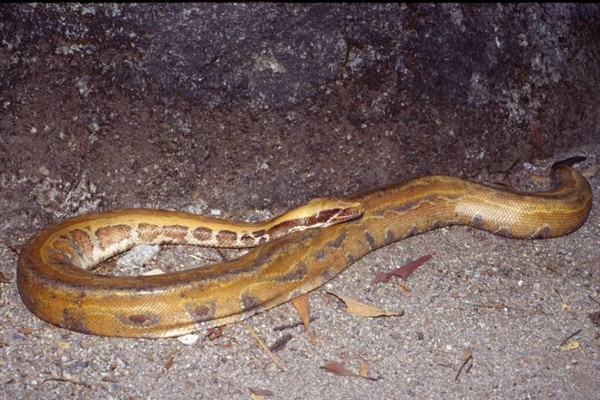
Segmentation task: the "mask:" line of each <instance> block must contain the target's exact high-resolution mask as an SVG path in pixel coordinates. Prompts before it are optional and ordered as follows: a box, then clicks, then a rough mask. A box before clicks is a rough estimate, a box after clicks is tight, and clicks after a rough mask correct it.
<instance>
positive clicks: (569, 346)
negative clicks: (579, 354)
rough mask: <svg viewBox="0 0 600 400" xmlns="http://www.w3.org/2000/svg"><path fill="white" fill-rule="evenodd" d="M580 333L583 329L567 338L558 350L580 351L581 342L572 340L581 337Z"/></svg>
mask: <svg viewBox="0 0 600 400" xmlns="http://www.w3.org/2000/svg"><path fill="white" fill-rule="evenodd" d="M580 333H581V329H579V330H577V331H575V332H573V333H572V334H570V335H569V336H567V338H566V339H565V340H563V341H562V342H561V343H560V345H559V346H558V348H559V349H560V350H561V351H566V350H574V349H578V348H579V342H577V341H576V340H571V339H573V338H574V337H575V336H577V335H579V334H580Z"/></svg>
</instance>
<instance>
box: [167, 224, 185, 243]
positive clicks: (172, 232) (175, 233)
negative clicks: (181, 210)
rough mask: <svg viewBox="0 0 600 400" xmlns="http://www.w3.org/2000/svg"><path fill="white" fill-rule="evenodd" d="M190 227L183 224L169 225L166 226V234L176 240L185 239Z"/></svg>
mask: <svg viewBox="0 0 600 400" xmlns="http://www.w3.org/2000/svg"><path fill="white" fill-rule="evenodd" d="M187 233H188V228H187V227H185V226H183V225H167V226H165V227H164V235H165V236H167V237H169V238H171V239H174V240H176V241H182V240H183V239H185V235H187Z"/></svg>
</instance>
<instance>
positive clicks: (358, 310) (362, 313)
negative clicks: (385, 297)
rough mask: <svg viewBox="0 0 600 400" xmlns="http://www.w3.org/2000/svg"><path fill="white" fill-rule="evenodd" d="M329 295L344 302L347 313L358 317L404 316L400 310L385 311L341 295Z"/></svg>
mask: <svg viewBox="0 0 600 400" xmlns="http://www.w3.org/2000/svg"><path fill="white" fill-rule="evenodd" d="M327 293H329V294H331V295H333V296H335V297H337V298H338V299H340V300H342V301H343V302H344V303H345V304H346V312H347V313H348V314H352V315H356V316H359V317H382V316H386V317H394V316H401V315H403V314H404V311H403V310H400V311H399V312H393V311H387V310H383V309H381V308H377V307H374V306H371V305H368V304H365V303H362V302H360V301H358V300H354V299H352V298H350V297H346V296H341V295H339V294H335V293H331V292H327Z"/></svg>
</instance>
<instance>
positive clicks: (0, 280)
mask: <svg viewBox="0 0 600 400" xmlns="http://www.w3.org/2000/svg"><path fill="white" fill-rule="evenodd" d="M8 282H9V280H8V279H6V276H4V274H3V273H2V271H0V283H8Z"/></svg>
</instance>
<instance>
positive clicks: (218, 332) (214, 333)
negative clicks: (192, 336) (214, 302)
mask: <svg viewBox="0 0 600 400" xmlns="http://www.w3.org/2000/svg"><path fill="white" fill-rule="evenodd" d="M224 327H225V326H224V325H221V326H214V327H212V328H208V330H207V331H206V335H205V336H206V337H207V338H208V340H215V339H218V338H220V337H221V336H223V328H224Z"/></svg>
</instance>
